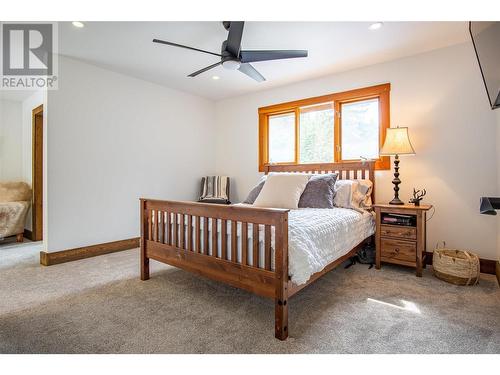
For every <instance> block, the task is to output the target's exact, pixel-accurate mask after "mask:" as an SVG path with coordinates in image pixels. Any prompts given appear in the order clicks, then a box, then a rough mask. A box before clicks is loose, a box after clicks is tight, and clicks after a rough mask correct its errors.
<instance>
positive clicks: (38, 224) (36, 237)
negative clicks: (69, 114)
mask: <svg viewBox="0 0 500 375" xmlns="http://www.w3.org/2000/svg"><path fill="white" fill-rule="evenodd" d="M40 114H42V116H43V104H42V105H39V106H38V107H36V108H35V109H33V110H32V116H31V131H32V133H31V135H32V148H31V150H32V154H31V165H32V174H31V184H32V188H33V199H32V206H31V215H32V216H31V217H32V222H31V226H32V227H31V232H32V238H31V240H33V241H41V240H42V239H43V125H44V124H43V117H42V128H41V129H40V130H41V131H36V117H37V116H40ZM37 147H40V148H41V153H40V157H39V158H37V152H36V151H37ZM39 152H40V151H39Z"/></svg>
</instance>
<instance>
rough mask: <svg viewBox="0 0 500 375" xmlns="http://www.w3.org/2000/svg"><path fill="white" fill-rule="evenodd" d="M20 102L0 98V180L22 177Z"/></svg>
mask: <svg viewBox="0 0 500 375" xmlns="http://www.w3.org/2000/svg"><path fill="white" fill-rule="evenodd" d="M21 111H22V106H21V102H18V101H13V100H5V99H0V181H21V180H22V179H23V178H22V177H23V159H22V157H23V156H22V155H23V133H22V131H23V129H22V112H21Z"/></svg>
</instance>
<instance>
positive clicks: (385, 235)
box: [373, 204, 432, 277]
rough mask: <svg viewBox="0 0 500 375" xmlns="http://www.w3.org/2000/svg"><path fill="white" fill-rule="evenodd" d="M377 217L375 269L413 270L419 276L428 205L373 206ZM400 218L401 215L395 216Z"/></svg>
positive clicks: (423, 265)
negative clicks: (384, 265)
mask: <svg viewBox="0 0 500 375" xmlns="http://www.w3.org/2000/svg"><path fill="white" fill-rule="evenodd" d="M373 208H374V209H375V213H376V215H377V218H376V224H377V229H376V233H375V245H376V248H377V252H376V268H377V269H380V263H381V262H386V263H392V264H399V265H403V266H409V267H414V268H415V269H416V274H417V276H419V277H421V276H422V267H425V258H424V254H425V243H426V237H425V236H426V232H425V223H426V213H427V211H428V210H430V209H431V208H432V206H431V205H425V204H424V205H420V206H415V205H413V204H405V205H391V204H375V205H373ZM398 215H401V216H398Z"/></svg>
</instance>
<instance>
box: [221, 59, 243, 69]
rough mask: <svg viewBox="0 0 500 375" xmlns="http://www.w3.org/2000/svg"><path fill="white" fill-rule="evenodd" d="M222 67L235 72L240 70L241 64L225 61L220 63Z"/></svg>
mask: <svg viewBox="0 0 500 375" xmlns="http://www.w3.org/2000/svg"><path fill="white" fill-rule="evenodd" d="M222 66H223V67H224V69H227V70H237V69H239V68H240V66H241V63H240V62H239V61H238V60H226V61H223V62H222Z"/></svg>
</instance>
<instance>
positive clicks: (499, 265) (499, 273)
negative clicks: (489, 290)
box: [495, 261, 500, 286]
mask: <svg viewBox="0 0 500 375" xmlns="http://www.w3.org/2000/svg"><path fill="white" fill-rule="evenodd" d="M495 268H496V274H497V281H498V286H500V261H497V264H496V267H495Z"/></svg>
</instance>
